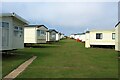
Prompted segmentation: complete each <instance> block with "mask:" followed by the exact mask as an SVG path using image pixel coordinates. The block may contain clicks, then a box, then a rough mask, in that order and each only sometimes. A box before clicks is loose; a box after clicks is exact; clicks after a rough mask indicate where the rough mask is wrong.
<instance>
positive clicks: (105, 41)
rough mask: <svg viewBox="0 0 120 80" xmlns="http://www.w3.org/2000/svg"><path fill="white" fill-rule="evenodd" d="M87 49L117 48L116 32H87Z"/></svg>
mask: <svg viewBox="0 0 120 80" xmlns="http://www.w3.org/2000/svg"><path fill="white" fill-rule="evenodd" d="M85 37H86V40H85V47H86V48H89V47H91V46H115V30H92V31H87V32H86V36H85Z"/></svg>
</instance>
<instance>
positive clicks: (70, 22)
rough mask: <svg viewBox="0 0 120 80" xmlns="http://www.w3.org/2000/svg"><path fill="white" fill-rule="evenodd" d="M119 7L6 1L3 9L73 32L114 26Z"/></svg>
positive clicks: (100, 4)
mask: <svg viewBox="0 0 120 80" xmlns="http://www.w3.org/2000/svg"><path fill="white" fill-rule="evenodd" d="M117 7H118V6H117V3H115V2H112V3H111V2H107V3H106V2H105V3H104V2H78V3H76V2H27V3H24V2H21V3H18V2H16V3H9V2H8V3H6V2H5V3H3V12H16V13H17V14H18V15H20V16H22V17H24V18H25V19H27V20H28V21H29V22H30V23H31V24H45V25H47V26H48V27H49V28H57V29H58V30H60V31H63V32H65V33H66V34H70V32H72V33H73V32H75V33H76V32H78V31H84V29H86V28H103V29H104V28H108V29H109V28H113V27H114V25H115V24H116V23H117V15H118V12H117ZM59 27H60V28H59ZM66 30H69V31H67V32H66Z"/></svg>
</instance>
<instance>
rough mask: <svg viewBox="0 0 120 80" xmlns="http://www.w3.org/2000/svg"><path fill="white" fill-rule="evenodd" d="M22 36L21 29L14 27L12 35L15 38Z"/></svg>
mask: <svg viewBox="0 0 120 80" xmlns="http://www.w3.org/2000/svg"><path fill="white" fill-rule="evenodd" d="M22 34H23V28H22V27H18V26H15V27H14V35H15V37H21V36H22Z"/></svg>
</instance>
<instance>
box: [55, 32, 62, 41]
mask: <svg viewBox="0 0 120 80" xmlns="http://www.w3.org/2000/svg"><path fill="white" fill-rule="evenodd" d="M60 37H61V33H59V32H57V33H56V41H59V40H60Z"/></svg>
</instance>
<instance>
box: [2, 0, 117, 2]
mask: <svg viewBox="0 0 120 80" xmlns="http://www.w3.org/2000/svg"><path fill="white" fill-rule="evenodd" d="M1 1H2V2H118V1H119V0H1Z"/></svg>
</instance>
